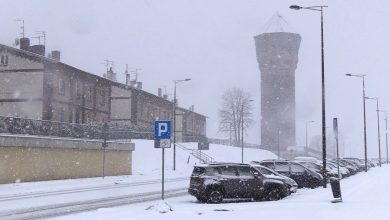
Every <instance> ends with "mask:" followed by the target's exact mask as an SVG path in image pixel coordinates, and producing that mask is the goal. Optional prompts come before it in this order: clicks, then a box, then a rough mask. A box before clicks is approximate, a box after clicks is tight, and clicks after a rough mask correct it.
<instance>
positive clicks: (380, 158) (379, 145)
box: [366, 97, 382, 167]
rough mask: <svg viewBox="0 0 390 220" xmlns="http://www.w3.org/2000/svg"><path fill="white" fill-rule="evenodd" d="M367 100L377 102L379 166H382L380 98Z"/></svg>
mask: <svg viewBox="0 0 390 220" xmlns="http://www.w3.org/2000/svg"><path fill="white" fill-rule="evenodd" d="M366 99H373V100H376V118H377V121H378V148H379V166H380V167H381V166H382V161H381V160H382V155H381V130H380V125H379V98H378V97H372V98H370V97H366Z"/></svg>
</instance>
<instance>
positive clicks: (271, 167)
mask: <svg viewBox="0 0 390 220" xmlns="http://www.w3.org/2000/svg"><path fill="white" fill-rule="evenodd" d="M261 165H263V166H265V167H268V168H270V169H274V163H273V162H263V163H261Z"/></svg>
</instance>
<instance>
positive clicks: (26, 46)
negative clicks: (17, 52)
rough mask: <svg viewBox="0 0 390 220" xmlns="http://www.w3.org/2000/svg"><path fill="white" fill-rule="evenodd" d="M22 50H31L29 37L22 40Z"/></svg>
mask: <svg viewBox="0 0 390 220" xmlns="http://www.w3.org/2000/svg"><path fill="white" fill-rule="evenodd" d="M19 43H20V49H21V50H29V49H30V39H29V38H27V37H22V38H20V41H19Z"/></svg>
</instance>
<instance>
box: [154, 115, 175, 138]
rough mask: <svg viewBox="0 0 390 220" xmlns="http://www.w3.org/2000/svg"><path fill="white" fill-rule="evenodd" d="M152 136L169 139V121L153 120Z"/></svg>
mask: <svg viewBox="0 0 390 220" xmlns="http://www.w3.org/2000/svg"><path fill="white" fill-rule="evenodd" d="M154 138H155V139H171V121H168V120H164V121H155V122H154Z"/></svg>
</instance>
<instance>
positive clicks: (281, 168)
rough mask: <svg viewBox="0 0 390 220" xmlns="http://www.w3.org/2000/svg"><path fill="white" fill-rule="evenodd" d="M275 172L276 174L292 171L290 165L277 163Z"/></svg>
mask: <svg viewBox="0 0 390 220" xmlns="http://www.w3.org/2000/svg"><path fill="white" fill-rule="evenodd" d="M275 171H276V172H289V171H290V166H289V165H288V163H284V162H283V163H276V164H275Z"/></svg>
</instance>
